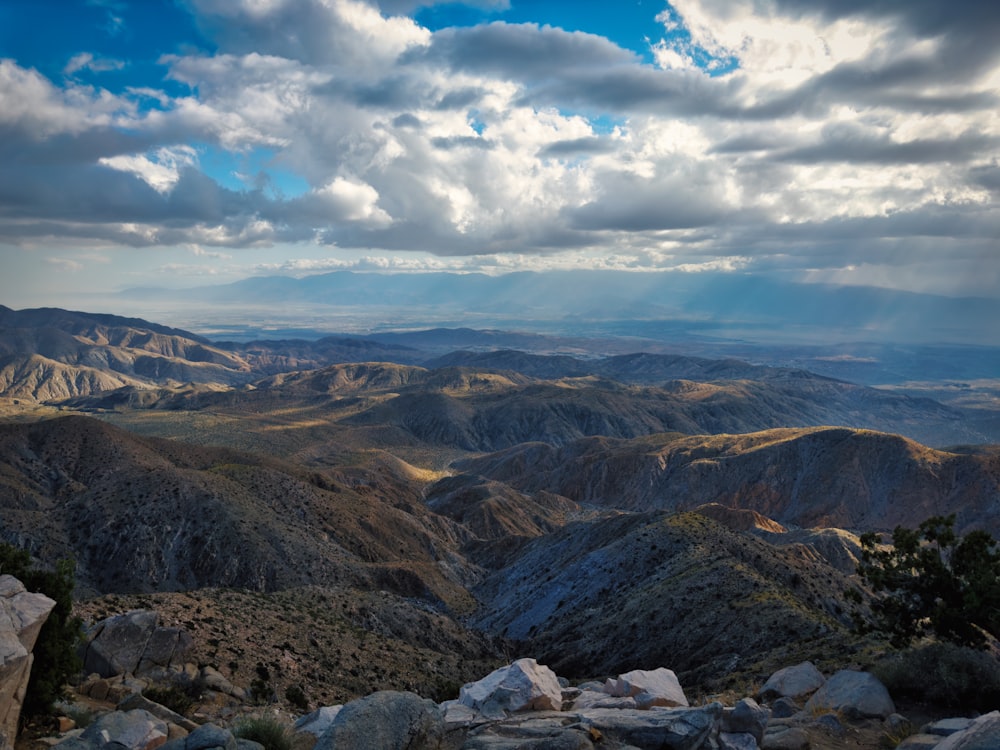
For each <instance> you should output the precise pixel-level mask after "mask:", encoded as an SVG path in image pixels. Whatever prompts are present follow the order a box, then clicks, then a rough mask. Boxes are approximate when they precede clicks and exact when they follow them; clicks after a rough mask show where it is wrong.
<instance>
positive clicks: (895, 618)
mask: <svg viewBox="0 0 1000 750" xmlns="http://www.w3.org/2000/svg"><path fill="white" fill-rule="evenodd" d="M954 525H955V516H948V517H947V518H945V517H941V516H935V517H933V518H929V519H927V520H926V521H924V522H923V523H922V524H920V527H919V528H918V529H917V530H911V529H905V528H903V527H901V526H897V527H896V528H895V529H894V530H893V532H892V546H891V547H889V548H882V547H881V546H880V537H879V535H878V534H875V533H874V532H869V533H867V534H864V535H863V536H862V537H861V562H860V563H859V564H858V574H859V575H860V576H861V577H862V579H864V580H865V582H866V583H867V584H868V585H869V586H871V588H872V590H873V591H874V592H875V593H876V595H877V596H876V598H875V600H874V601H873V602H872V605H871V608H872V614H873V616H874V623H870V624H868V625H867V626H865V624H864V623H859V624H860V625H862V629H868V630H872V631H874V632H877V633H882V634H884V635H886V636H888V637H889V639H890V641H891V642H892V644H893V645H894V646H896V647H899V648H901V647H904V646H908V645H909V644H910V643H912V642H913V640H914V639H916V638H921V637H923V636H927V635H933V636H936V637H937V638H939V639H941V640H946V641H951V642H953V643H957V644H960V645H965V646H977V647H983V646H985V645H986V640H987V639H986V634H987V633H988V634H990V635H993V636H1000V551H998V550H997V548H996V547H997V543H996V542H995V541H994V539H993V537H992V536H990V535H989V534H988V533H986V532H985V531H973V532H970V533H969V534H967V535H966V536H965V537H962V538H960V537H958V536H957V535H956V534H955V532H954V528H953V527H954ZM878 595H880V596H878ZM855 600H856V601H857V598H855Z"/></svg>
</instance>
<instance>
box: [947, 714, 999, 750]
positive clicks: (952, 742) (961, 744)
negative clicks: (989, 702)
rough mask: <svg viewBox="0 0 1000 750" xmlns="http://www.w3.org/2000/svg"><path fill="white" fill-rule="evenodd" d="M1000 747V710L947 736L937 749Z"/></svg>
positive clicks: (986, 748)
mask: <svg viewBox="0 0 1000 750" xmlns="http://www.w3.org/2000/svg"><path fill="white" fill-rule="evenodd" d="M997 748H1000V711H992V712H991V713H988V714H986V715H984V716H980V717H979V718H978V719H976V720H975V721H973V722H972V724H970V725H969V727H968V728H967V729H963V730H962V731H961V732H956V733H955V734H952V735H949V736H948V737H945V738H944V739H943V740H942V741H941V743H940V744H939V745H938V746H937V750H996V749H997Z"/></svg>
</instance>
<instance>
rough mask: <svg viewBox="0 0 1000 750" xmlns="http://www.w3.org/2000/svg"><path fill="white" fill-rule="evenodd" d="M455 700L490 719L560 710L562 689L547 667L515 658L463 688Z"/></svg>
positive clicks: (554, 675) (528, 660)
mask: <svg viewBox="0 0 1000 750" xmlns="http://www.w3.org/2000/svg"><path fill="white" fill-rule="evenodd" d="M458 700H459V702H461V703H462V704H463V705H466V706H468V707H469V708H474V709H475V710H477V711H479V712H480V713H481V714H482V715H483V716H487V717H492V718H503V717H504V716H505V715H506V714H507V713H508V712H515V711H529V710H534V711H558V710H559V709H561V708H562V686H561V685H560V684H559V679H558V678H557V677H556V674H555V672H553V671H552V670H551V669H549V668H548V667H546V666H544V665H542V664H539V663H538V662H537V661H535V660H534V659H518V660H517V661H515V662H514V663H513V664H511V665H510V666H507V667H501V668H500V669H495V670H494V671H493V672H491V673H490V674H488V675H487V676H486V677H484V678H483V679H481V680H478V681H476V682H470V683H468V684H467V685H463V686H462V689H461V690H460V691H459V694H458Z"/></svg>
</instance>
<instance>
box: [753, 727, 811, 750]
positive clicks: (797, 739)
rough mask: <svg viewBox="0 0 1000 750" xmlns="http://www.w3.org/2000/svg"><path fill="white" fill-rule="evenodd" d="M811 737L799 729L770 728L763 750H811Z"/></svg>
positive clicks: (762, 743) (761, 745) (765, 736)
mask: <svg viewBox="0 0 1000 750" xmlns="http://www.w3.org/2000/svg"><path fill="white" fill-rule="evenodd" d="M809 746H810V745H809V735H807V734H806V733H805V732H804V731H803V730H802V729H800V728H799V727H784V726H777V727H768V729H767V732H766V733H765V734H764V741H763V742H761V744H760V747H761V750H809Z"/></svg>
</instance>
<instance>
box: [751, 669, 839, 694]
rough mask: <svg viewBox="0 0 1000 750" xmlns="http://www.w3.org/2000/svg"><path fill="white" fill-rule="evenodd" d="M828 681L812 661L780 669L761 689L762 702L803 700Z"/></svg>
mask: <svg viewBox="0 0 1000 750" xmlns="http://www.w3.org/2000/svg"><path fill="white" fill-rule="evenodd" d="M824 682H826V679H825V678H824V677H823V675H822V673H821V672H820V671H819V670H818V669H816V667H815V666H814V665H813V663H812V662H810V661H804V662H802V663H801V664H796V665H795V666H794V667H785V668H784V669H779V670H778V671H777V672H775V673H774V674H773V675H771V676H770V677H768V679H767V682H765V683H764V687H762V688H761V689H760V697H761V699H762V700H766V701H770V700H774V699H775V698H802V697H804V696H806V695H809V694H810V693H814V692H816V691H817V690H819V689H820V688H821V687H823V683H824Z"/></svg>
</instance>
